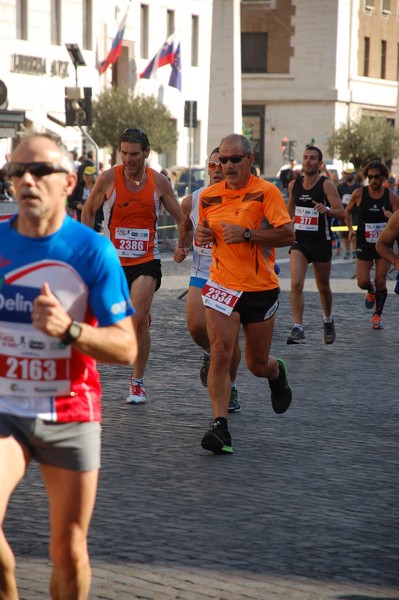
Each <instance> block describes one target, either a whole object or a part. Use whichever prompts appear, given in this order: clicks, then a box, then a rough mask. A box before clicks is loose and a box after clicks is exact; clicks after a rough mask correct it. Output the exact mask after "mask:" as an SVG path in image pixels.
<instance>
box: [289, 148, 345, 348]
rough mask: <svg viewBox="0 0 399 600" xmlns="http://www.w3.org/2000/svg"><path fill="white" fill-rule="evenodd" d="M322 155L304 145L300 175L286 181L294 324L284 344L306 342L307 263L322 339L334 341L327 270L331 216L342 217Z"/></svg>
mask: <svg viewBox="0 0 399 600" xmlns="http://www.w3.org/2000/svg"><path fill="white" fill-rule="evenodd" d="M322 163H323V155H322V153H321V151H320V149H319V148H317V147H316V146H307V147H306V149H305V151H304V154H303V160H302V168H303V176H302V177H300V178H298V179H297V180H296V181H292V182H290V184H289V192H290V197H289V201H288V211H289V213H290V216H291V217H292V219H293V221H294V227H295V242H294V245H293V246H292V248H291V250H290V263H291V309H292V315H293V318H294V327H293V329H292V331H291V333H290V335H289V336H288V338H287V344H300V343H304V342H305V332H304V330H303V325H302V320H303V311H304V296H303V286H304V282H305V277H306V271H307V267H308V264H309V263H313V270H314V274H315V279H316V283H317V287H318V290H319V294H320V302H321V305H322V309H323V338H324V342H325V343H326V344H332V343H333V342H334V340H335V326H334V319H333V317H332V314H331V310H332V293H331V288H330V272H331V259H332V234H331V228H330V218H331V217H334V218H336V219H343V217H344V209H343V207H342V203H341V199H340V197H339V194H338V192H337V188H336V187H335V185H334V184H333V182H332V181H331V180H330V179H328V177H324V176H320V171H321V170H322V166H323V164H322Z"/></svg>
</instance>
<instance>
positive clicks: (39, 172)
mask: <svg viewBox="0 0 399 600" xmlns="http://www.w3.org/2000/svg"><path fill="white" fill-rule="evenodd" d="M25 173H30V174H31V175H33V177H45V176H46V175H52V174H53V173H69V171H68V170H67V169H65V168H64V167H61V165H56V164H54V163H50V162H31V163H23V162H12V163H10V164H9V165H8V167H7V175H8V177H23V176H24V175H25Z"/></svg>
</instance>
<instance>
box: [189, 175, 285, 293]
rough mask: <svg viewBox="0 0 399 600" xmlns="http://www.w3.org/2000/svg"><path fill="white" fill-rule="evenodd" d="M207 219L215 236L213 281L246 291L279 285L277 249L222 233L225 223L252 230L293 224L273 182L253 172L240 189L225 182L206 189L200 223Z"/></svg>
mask: <svg viewBox="0 0 399 600" xmlns="http://www.w3.org/2000/svg"><path fill="white" fill-rule="evenodd" d="M205 218H206V219H207V220H208V223H209V226H210V227H211V228H212V229H213V233H214V237H215V242H214V243H213V245H212V265H211V268H210V277H211V278H212V279H213V281H215V282H216V283H219V284H221V285H223V286H225V287H227V288H230V289H232V290H237V291H244V292H259V291H265V290H271V289H274V288H277V287H278V279H277V276H276V274H275V272H274V262H275V251H274V248H271V247H269V246H265V245H263V244H256V243H254V242H251V241H249V242H246V241H245V240H243V241H242V243H239V244H230V245H228V244H226V243H225V242H224V240H223V236H222V223H233V224H234V225H240V227H244V228H248V229H270V228H271V227H280V226H281V225H285V224H286V223H291V219H290V216H289V214H288V210H287V207H286V205H285V202H284V199H283V197H282V195H281V193H280V191H279V190H278V188H277V187H276V186H275V185H274V184H273V183H270V182H268V181H265V180H263V179H259V178H258V177H254V176H253V175H251V178H250V180H249V182H248V185H247V186H246V187H245V188H242V189H240V190H229V189H227V188H226V182H225V181H221V182H220V183H216V184H215V185H212V186H210V187H208V188H205V189H204V190H203V192H202V193H201V196H200V203H199V222H200V223H202V221H203V220H204V219H205Z"/></svg>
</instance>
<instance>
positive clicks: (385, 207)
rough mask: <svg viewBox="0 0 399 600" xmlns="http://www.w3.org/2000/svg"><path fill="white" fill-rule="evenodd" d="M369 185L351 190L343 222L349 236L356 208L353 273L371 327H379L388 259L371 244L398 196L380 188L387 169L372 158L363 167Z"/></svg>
mask: <svg viewBox="0 0 399 600" xmlns="http://www.w3.org/2000/svg"><path fill="white" fill-rule="evenodd" d="M364 176H365V177H368V179H369V185H367V186H365V187H364V188H361V189H358V190H355V192H353V194H352V197H351V199H350V201H349V204H348V206H347V208H346V211H345V222H346V224H347V226H348V229H349V239H353V237H354V235H355V232H354V230H353V226H352V212H353V211H354V210H356V211H357V216H358V229H357V233H356V237H357V245H356V276H357V284H358V286H359V287H360V289H362V290H366V297H365V300H364V302H365V306H366V308H368V309H370V310H371V309H374V314H373V316H372V317H371V319H370V322H371V326H372V328H373V329H383V324H382V317H381V315H382V310H383V308H384V304H385V300H386V298H387V273H388V270H389V262H387V261H386V260H384V259H383V258H381V257H380V255H379V254H378V252H377V251H376V248H375V245H376V242H377V240H378V236H379V235H380V233H381V231H382V230H383V229H384V228H385V225H386V223H387V221H388V219H389V217H390V216H391V215H392V213H393V212H395V211H396V210H397V209H398V208H399V198H398V197H397V196H396V194H394V193H393V192H391V191H390V190H389V189H388V188H386V187H384V180H385V179H386V178H387V177H388V169H387V168H386V166H385V165H384V164H383V163H382V162H380V161H379V160H373V161H371V162H370V163H369V164H368V165H366V167H365V169H364ZM373 264H375V279H374V281H372V280H371V279H370V274H371V268H372V266H373Z"/></svg>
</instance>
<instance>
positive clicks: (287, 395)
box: [268, 358, 292, 415]
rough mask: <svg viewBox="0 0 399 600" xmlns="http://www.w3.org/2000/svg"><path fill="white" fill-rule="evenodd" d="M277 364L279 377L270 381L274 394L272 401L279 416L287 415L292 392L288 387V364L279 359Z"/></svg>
mask: <svg viewBox="0 0 399 600" xmlns="http://www.w3.org/2000/svg"><path fill="white" fill-rule="evenodd" d="M277 362H278V368H279V371H280V373H279V376H278V377H277V379H275V380H274V381H273V380H270V379H269V380H268V381H269V387H270V390H271V392H272V394H271V399H272V406H273V410H274V412H275V413H277V414H278V415H281V414H282V413H285V411H286V410H288V408H289V406H290V404H291V399H292V391H291V388H290V386H289V385H288V379H287V373H288V369H287V364H286V362H285V361H284V360H282V359H281V358H278V359H277Z"/></svg>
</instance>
